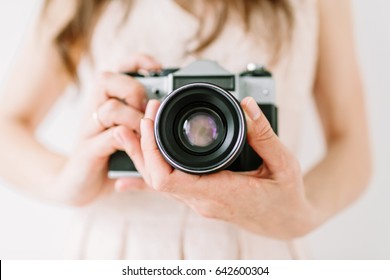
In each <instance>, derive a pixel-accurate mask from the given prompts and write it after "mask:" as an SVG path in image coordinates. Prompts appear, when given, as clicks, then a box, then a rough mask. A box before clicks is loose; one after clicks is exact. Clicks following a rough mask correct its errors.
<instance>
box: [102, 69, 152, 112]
mask: <svg viewBox="0 0 390 280" xmlns="http://www.w3.org/2000/svg"><path fill="white" fill-rule="evenodd" d="M99 85H100V87H102V89H103V90H102V91H101V93H102V94H103V97H102V98H99V99H100V104H102V103H103V102H105V101H106V100H107V99H109V98H116V99H119V100H122V101H123V102H125V103H126V104H127V105H129V106H131V107H134V108H135V109H137V110H140V111H142V112H144V111H145V107H146V103H147V100H148V99H147V95H146V92H145V88H144V86H143V85H142V84H141V83H139V82H138V81H137V80H136V79H134V78H132V77H130V76H127V75H125V74H113V73H110V72H105V73H103V74H102V75H101V79H100V82H99Z"/></svg>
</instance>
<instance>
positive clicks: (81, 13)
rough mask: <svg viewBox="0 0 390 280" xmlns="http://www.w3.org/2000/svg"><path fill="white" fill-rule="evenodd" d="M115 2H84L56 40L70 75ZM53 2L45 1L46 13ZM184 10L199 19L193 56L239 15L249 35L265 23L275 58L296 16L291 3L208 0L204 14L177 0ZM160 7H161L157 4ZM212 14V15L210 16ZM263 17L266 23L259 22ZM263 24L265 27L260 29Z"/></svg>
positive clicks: (125, 0)
mask: <svg viewBox="0 0 390 280" xmlns="http://www.w3.org/2000/svg"><path fill="white" fill-rule="evenodd" d="M110 1H112V0H80V1H77V4H76V5H77V6H76V8H75V10H74V12H73V15H72V16H71V17H70V19H69V20H68V22H67V23H66V24H65V25H64V26H63V27H62V29H60V30H59V32H58V34H56V36H55V38H54V43H55V46H56V48H57V50H58V52H59V55H60V57H61V59H62V62H63V65H64V66H65V69H66V70H67V72H68V74H69V75H70V76H72V77H73V78H76V79H77V61H75V59H74V56H72V52H74V49H76V48H77V49H78V53H79V54H80V53H88V51H89V45H90V41H91V36H92V34H93V31H94V26H95V25H96V22H97V21H98V19H99V16H100V15H101V13H102V12H103V11H104V9H105V7H106V6H107V5H108V4H109V3H110ZM51 2H52V0H45V5H44V13H43V14H45V11H47V9H48V8H49V6H50V4H51ZM122 2H123V4H124V5H125V11H126V13H125V15H126V16H129V14H130V13H129V11H130V10H131V4H132V2H133V1H132V0H122ZM175 2H176V3H177V4H178V5H180V6H181V7H182V8H183V9H185V10H186V11H188V12H189V13H192V14H194V15H195V16H196V17H197V18H198V19H199V30H198V32H197V35H196V36H197V37H199V38H200V41H199V43H198V45H197V46H196V47H195V48H194V49H192V50H191V52H192V53H200V52H201V51H202V50H204V49H206V48H207V47H208V46H209V45H210V44H212V42H213V41H214V40H215V39H216V38H218V36H219V35H220V34H221V32H222V30H223V27H224V24H225V23H226V21H227V18H228V15H229V13H237V14H238V15H239V17H240V18H241V20H242V22H243V24H244V27H245V32H252V31H253V32H256V31H259V30H262V31H264V23H265V25H266V26H267V28H266V29H267V30H265V34H264V32H263V36H264V35H265V36H266V38H267V42H268V44H269V45H270V49H272V52H273V56H274V58H276V57H278V55H279V53H280V51H281V49H282V46H283V44H284V43H285V42H286V41H288V40H289V39H290V36H291V35H290V34H291V29H292V26H293V23H294V17H293V13H292V8H291V5H290V3H289V0H208V1H203V2H202V4H203V5H205V7H204V10H205V11H209V12H208V13H204V12H203V11H201V12H199V11H196V9H195V3H194V2H195V1H188V0H175ZM156 5H157V4H156ZM210 13H212V14H210ZM206 18H208V19H210V18H211V19H215V20H213V21H212V23H211V25H212V27H211V28H207V32H206V31H205V29H206V28H205V22H207V23H209V22H210V21H206V20H205V19H206ZM259 18H261V19H262V21H259V20H258V19H259ZM260 25H261V26H260Z"/></svg>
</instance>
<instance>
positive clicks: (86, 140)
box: [53, 55, 161, 205]
mask: <svg viewBox="0 0 390 280" xmlns="http://www.w3.org/2000/svg"><path fill="white" fill-rule="evenodd" d="M125 68H126V69H122V70H123V71H124V70H126V71H137V70H139V69H144V70H157V69H159V68H161V66H160V64H159V63H157V62H156V61H155V60H154V59H153V58H151V57H149V56H146V55H137V56H134V57H133V59H132V60H131V61H130V63H128V64H127V65H126V67H125ZM88 104H89V105H90V108H89V109H88V110H87V113H86V121H85V123H84V126H83V128H82V131H83V132H82V135H81V137H80V140H79V141H78V144H77V146H76V149H75V150H74V152H73V153H72V154H71V155H70V156H69V158H68V160H67V162H66V164H65V165H64V167H63V168H62V170H61V172H60V174H59V176H58V178H57V180H56V182H54V184H55V187H54V188H53V191H56V192H57V193H56V195H57V196H58V195H59V196H60V197H62V198H63V199H64V200H65V202H70V203H71V204H75V205H84V204H86V203H88V202H90V201H92V200H93V199H94V198H96V197H97V196H98V195H99V194H101V193H102V192H103V191H111V190H112V189H113V187H114V186H115V181H114V180H110V179H108V178H107V163H108V159H109V156H110V155H111V154H112V153H114V152H115V151H116V150H119V149H120V148H121V146H120V145H119V144H118V143H117V141H116V139H115V137H114V134H115V133H116V132H121V131H125V132H126V135H128V137H132V138H133V139H134V140H138V141H139V136H138V135H139V124H140V120H141V119H142V118H143V116H144V111H145V107H146V104H147V96H146V94H145V91H144V87H143V86H142V85H141V84H140V83H139V82H137V81H136V80H135V79H134V78H132V77H130V76H127V75H124V74H113V73H110V72H105V73H103V74H102V75H101V77H100V79H99V81H98V83H97V86H96V90H95V92H94V93H93V94H92V95H91V100H90V102H88ZM93 115H94V119H93V118H92V116H93ZM126 182H127V184H129V183H131V185H132V186H133V188H139V187H143V186H144V182H143V180H142V179H131V180H127V181H126ZM119 187H120V186H119ZM58 191H60V192H61V193H60V194H58Z"/></svg>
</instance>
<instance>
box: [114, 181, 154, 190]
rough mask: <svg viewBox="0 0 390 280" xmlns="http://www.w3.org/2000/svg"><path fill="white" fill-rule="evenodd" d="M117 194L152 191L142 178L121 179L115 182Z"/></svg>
mask: <svg viewBox="0 0 390 280" xmlns="http://www.w3.org/2000/svg"><path fill="white" fill-rule="evenodd" d="M114 188H115V191H116V192H126V191H134V190H143V191H152V189H151V188H149V187H148V186H147V185H146V183H145V181H144V180H143V179H142V178H120V179H117V180H116V182H115V186H114Z"/></svg>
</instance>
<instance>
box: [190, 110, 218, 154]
mask: <svg viewBox="0 0 390 280" xmlns="http://www.w3.org/2000/svg"><path fill="white" fill-rule="evenodd" d="M183 133H184V136H185V138H186V139H187V141H188V143H190V144H191V145H192V146H195V147H207V146H209V145H211V144H213V143H214V141H215V140H216V139H217V137H218V126H217V123H216V121H215V119H214V118H213V117H212V116H211V115H209V114H207V113H205V112H198V113H195V114H193V115H191V116H190V117H189V118H188V119H187V120H186V121H185V122H184V125H183Z"/></svg>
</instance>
